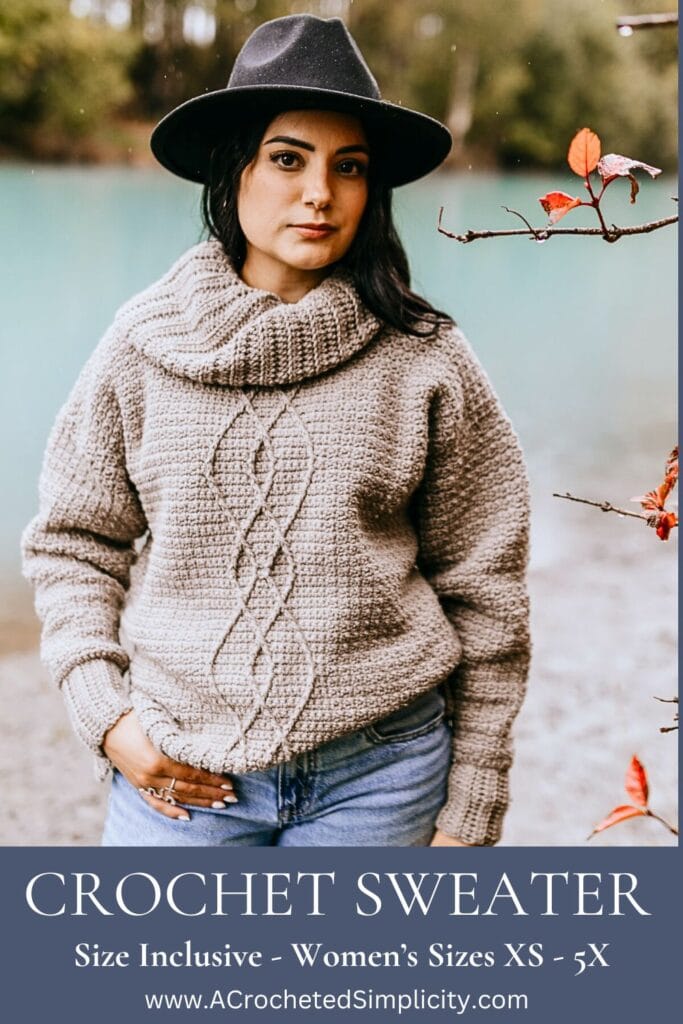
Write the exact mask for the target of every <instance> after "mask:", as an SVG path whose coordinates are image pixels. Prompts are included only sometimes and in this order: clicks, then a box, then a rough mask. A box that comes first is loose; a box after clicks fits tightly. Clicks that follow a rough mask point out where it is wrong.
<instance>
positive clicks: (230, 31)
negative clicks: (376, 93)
mask: <svg viewBox="0 0 683 1024" xmlns="http://www.w3.org/2000/svg"><path fill="white" fill-rule="evenodd" d="M667 5H668V6H669V7H671V8H672V9H673V7H674V6H675V5H672V4H671V2H670V0H667ZM660 9H661V0H629V3H628V11H625V9H624V0H604V2H603V3H600V4H597V3H595V2H594V0H570V2H567V0H506V2H505V3H494V2H488V3H487V2H482V0H457V2H456V0H393V2H392V4H391V8H390V15H391V16H390V17H389V8H388V5H387V3H386V0H309V2H297V0H3V2H2V5H1V6H0V152H2V153H4V154H6V155H7V154H9V155H12V156H24V157H30V158H40V157H47V158H52V159H108V158H114V159H118V158H120V157H121V156H123V157H125V156H126V154H132V155H133V156H134V155H135V153H136V152H137V150H138V149H140V148H141V146H142V145H143V143H144V145H145V146H146V139H147V137H148V133H149V126H150V125H151V123H153V122H155V121H156V120H158V119H159V118H160V117H162V116H163V115H164V114H165V113H166V112H167V111H168V110H170V109H171V108H172V107H173V106H175V105H176V104H178V103H181V102H183V101H184V100H186V99H188V98H189V97H191V96H194V95H197V94H198V93H201V92H203V91H207V90H212V89H220V88H223V87H224V86H225V84H226V82H227V78H228V75H229V71H230V67H231V65H232V62H233V60H234V58H235V56H236V54H237V52H238V51H239V48H240V46H241V45H242V43H243V42H244V40H245V39H246V38H247V36H248V35H249V33H250V32H251V31H252V30H253V29H254V28H255V27H256V26H257V25H258V24H260V23H261V22H263V21H265V20H267V19H269V18H275V17H279V16H281V15H284V14H290V13H297V12H302V11H307V12H309V13H312V14H319V15H322V16H324V17H329V16H334V15H337V16H341V17H343V18H344V20H345V21H346V23H347V24H348V26H349V28H350V30H351V32H352V33H353V35H354V37H355V38H356V39H357V41H358V43H359V45H360V47H361V49H362V51H363V53H364V54H365V56H366V58H367V60H368V63H369V64H370V66H371V67H372V69H373V71H374V73H375V75H376V77H377V79H378V81H379V84H380V87H381V89H382V93H383V95H384V97H385V98H386V99H389V100H392V101H394V102H401V103H403V104H404V105H406V106H412V107H415V108H417V109H420V110H423V111H425V112H427V113H430V114H432V115H433V116H435V117H437V118H439V119H440V120H443V121H446V123H447V124H448V125H449V127H450V128H451V131H452V132H453V136H454V140H455V146H454V154H453V159H454V163H455V164H456V165H458V164H459V165H463V164H464V165H468V164H476V166H478V167H481V166H502V167H552V166H557V165H559V164H562V163H563V162H564V159H565V156H566V153H565V146H564V140H566V138H567V137H571V136H572V135H573V134H574V132H575V131H576V130H577V129H578V128H580V127H582V126H583V125H585V124H589V125H591V126H593V127H594V128H595V129H596V130H597V131H599V133H600V134H601V136H602V137H603V138H604V139H605V141H606V144H607V145H608V146H609V145H610V140H611V139H614V145H615V146H616V145H617V144H618V145H619V146H621V148H622V150H623V151H626V152H630V151H633V152H638V153H640V154H642V155H643V158H644V159H646V160H647V159H648V158H650V159H651V160H652V161H653V162H655V163H657V164H658V166H660V167H664V168H666V169H669V170H671V169H673V168H674V167H675V166H676V160H677V124H676V115H675V111H676V107H677V103H676V90H677V46H676V31H675V29H672V30H667V31H665V30H660V31H658V32H637V33H635V34H634V35H633V36H631V37H629V38H624V37H623V36H620V35H619V34H618V33H617V31H616V27H615V23H616V19H617V16H618V15H619V14H624V13H633V14H638V13H649V12H651V11H657V10H660Z"/></svg>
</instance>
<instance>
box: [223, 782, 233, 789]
mask: <svg viewBox="0 0 683 1024" xmlns="http://www.w3.org/2000/svg"><path fill="white" fill-rule="evenodd" d="M221 789H232V786H231V785H229V784H227V783H225V782H224V783H223V785H222V786H221Z"/></svg>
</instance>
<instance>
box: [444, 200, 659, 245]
mask: <svg viewBox="0 0 683 1024" xmlns="http://www.w3.org/2000/svg"><path fill="white" fill-rule="evenodd" d="M503 209H504V210H508V212H509V213H514V214H515V215H516V216H517V217H521V219H522V220H523V221H524V223H525V224H527V225H528V228H527V229H526V230H525V229H524V228H513V229H511V230H509V231H495V230H492V229H485V230H483V231H472V230H471V229H468V230H467V231H466V232H465V233H464V234H463V235H458V234H456V233H455V232H453V231H447V230H446V229H445V228H443V227H442V226H441V221H442V218H443V211H444V207H443V206H441V207H440V208H439V220H438V223H437V226H436V227H437V231H439V233H440V234H442V235H445V236H446V237H447V238H453V239H455V241H456V242H464V243H467V242H474V241H475V240H476V239H478V238H505V237H507V236H512V235H525V236H526V237H531V238H533V239H534V240H535V241H537V242H545V240H546V239H547V238H550V237H551V235H599V236H600V237H601V238H604V239H605V241H606V242H616V241H617V240H618V239H619V238H622V237H623V236H625V235H644V234H648V233H649V232H650V231H656V230H657V229H658V228H664V227H667V226H668V225H669V224H676V223H677V222H678V217H677V216H676V217H665V218H664V219H663V220H655V221H649V222H648V223H647V224H634V225H633V226H632V227H625V228H620V227H617V225H616V224H612V225H611V227H610V228H609V229H608V233H607V234H605V232H604V231H603V230H602V228H541V229H539V228H532V227H531V225H530V224H529V223H528V221H527V220H526V219H525V218H524V217H522V214H521V213H517V211H516V210H509V209H508V207H507V206H504V207H503Z"/></svg>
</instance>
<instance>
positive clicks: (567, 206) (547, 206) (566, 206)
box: [538, 192, 581, 224]
mask: <svg viewBox="0 0 683 1024" xmlns="http://www.w3.org/2000/svg"><path fill="white" fill-rule="evenodd" d="M538 201H539V203H540V204H541V206H542V207H543V209H544V210H545V212H546V213H547V214H548V223H549V224H557V222H558V220H561V219H562V217H564V215H565V213H569V211H570V210H573V209H574V207H575V206H581V200H580V199H576V198H575V197H574V196H570V195H567V193H566V192H547V193H546V194H545V195H544V196H541V198H540V199H539V200H538Z"/></svg>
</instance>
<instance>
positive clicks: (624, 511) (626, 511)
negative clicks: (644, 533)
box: [553, 491, 650, 520]
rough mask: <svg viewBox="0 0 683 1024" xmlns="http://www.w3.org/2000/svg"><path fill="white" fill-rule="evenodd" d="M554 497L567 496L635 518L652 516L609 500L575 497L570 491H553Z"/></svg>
mask: <svg viewBox="0 0 683 1024" xmlns="http://www.w3.org/2000/svg"><path fill="white" fill-rule="evenodd" d="M553 498H566V499H567V501H580V502H581V503H582V504H583V505H594V506H595V508H600V509H602V511H603V512H616V513H617V514H618V515H620V516H631V517H632V518H633V519H645V520H648V519H649V518H650V516H647V515H645V513H644V512H632V511H631V510H630V509H625V508H617V507H616V505H612V503H611V502H609V501H590V499H589V498H575V497H574V495H573V494H570V493H569V491H567V492H566V493H565V494H557V493H556V492H555V491H553Z"/></svg>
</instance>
